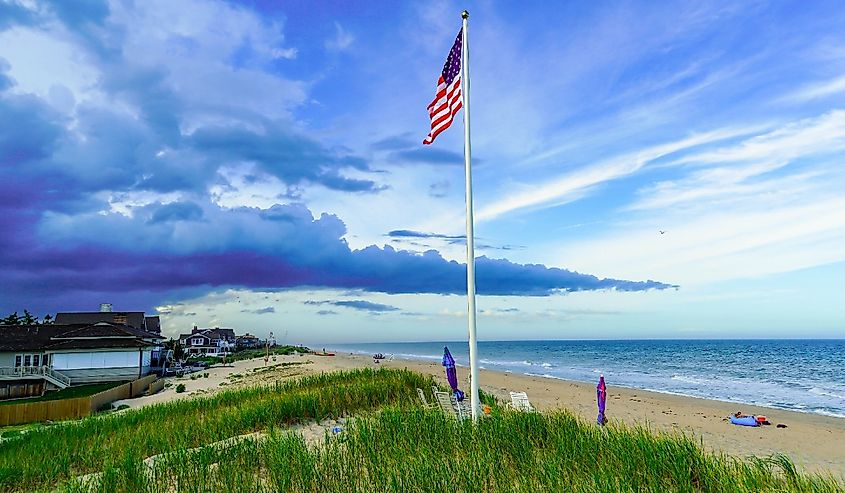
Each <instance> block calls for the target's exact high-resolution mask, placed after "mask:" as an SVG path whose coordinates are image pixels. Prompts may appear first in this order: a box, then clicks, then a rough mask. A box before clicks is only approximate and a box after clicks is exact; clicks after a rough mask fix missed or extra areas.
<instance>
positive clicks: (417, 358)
mask: <svg viewBox="0 0 845 493" xmlns="http://www.w3.org/2000/svg"><path fill="white" fill-rule="evenodd" d="M766 340H768V339H766ZM772 340H778V339H772ZM802 340H803V339H802ZM813 340H815V339H813ZM819 340H821V339H819ZM831 340H836V341H839V340H845V339H831ZM332 351H334V352H335V353H337V354H341V355H353V356H366V357H369V358H371V357H372V353H365V352H361V351H350V350H349V349H347V348H343V349H332ZM386 354H387V353H386ZM393 356H394V358H395V360H397V361H406V362H410V363H419V364H428V363H434V362H437V363H439V362H440V357H439V356H438V357H436V358H435V357H434V356H423V355H408V354H402V355H395V354H394V355H393ZM455 367H456V368H464V369H466V370H467V371H469V366H468V365H464V364H461V363H456V364H455ZM479 371H481V372H484V371H488V372H494V373H501V374H511V375H521V376H527V377H535V378H543V379H549V380H556V381H560V382H567V383H568V382H572V383H579V384H592V385H595V384H596V383H597V382H598V375H599V374H598V373H596V376H595V380H593V381H588V380H578V379H573V378H567V377H562V376H555V375H550V374H542V373H534V372H522V371H518V370H510V369H491V368H485V367H484V364H483V363H482V364H481V365H480V367H479ZM614 387H616V388H620V389H628V390H636V391H641V392H651V393H656V394H663V395H667V396H677V397H685V398H690V399H702V400H705V401H715V402H721V403H724V404H733V405H736V406H751V407H754V408H763V409H768V410H770V412H781V411H785V412H794V413H800V414H806V415H810V416H823V417H828V418H834V419H842V420H845V414H837V413H834V412H828V411H824V410H811V409H806V410H802V409H794V408H788V407H777V405H775V404H772V403H754V402H748V401H742V400H728V399H724V398H720V397H717V396H713V397H708V396H701V395H693V394H688V393H683V392H677V391H673V390H668V389H653V388H646V387H634V386H630V385H625V384H615V385H614ZM759 414H765V413H759Z"/></svg>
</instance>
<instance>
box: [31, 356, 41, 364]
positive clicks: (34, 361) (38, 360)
mask: <svg viewBox="0 0 845 493" xmlns="http://www.w3.org/2000/svg"><path fill="white" fill-rule="evenodd" d="M32 366H41V355H40V354H33V355H32Z"/></svg>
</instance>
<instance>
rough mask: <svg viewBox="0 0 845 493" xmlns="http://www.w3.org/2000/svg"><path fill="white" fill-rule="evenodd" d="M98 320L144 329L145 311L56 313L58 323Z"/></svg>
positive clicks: (95, 321)
mask: <svg viewBox="0 0 845 493" xmlns="http://www.w3.org/2000/svg"><path fill="white" fill-rule="evenodd" d="M98 322H106V323H110V324H123V325H129V326H131V327H135V328H136V329H142V330H143V329H144V312H59V313H57V314H56V323H57V324H86V325H93V324H96V323H98Z"/></svg>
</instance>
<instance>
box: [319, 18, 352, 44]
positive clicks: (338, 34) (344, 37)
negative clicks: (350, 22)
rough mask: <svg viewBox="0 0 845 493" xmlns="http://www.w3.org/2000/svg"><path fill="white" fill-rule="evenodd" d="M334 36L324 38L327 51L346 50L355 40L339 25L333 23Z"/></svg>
mask: <svg viewBox="0 0 845 493" xmlns="http://www.w3.org/2000/svg"><path fill="white" fill-rule="evenodd" d="M334 30H335V35H334V38H332V39H329V40H326V43H325V46H326V50H328V51H346V50H348V49H349V47H350V46H352V43H354V42H355V37H354V36H352V34H351V33H349V32H348V31H347V30H345V29H344V28H343V26H341V25H340V23H339V22H335V23H334Z"/></svg>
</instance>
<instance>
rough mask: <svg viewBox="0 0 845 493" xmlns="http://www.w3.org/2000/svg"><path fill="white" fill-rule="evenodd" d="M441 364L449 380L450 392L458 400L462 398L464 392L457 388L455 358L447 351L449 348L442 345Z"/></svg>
mask: <svg viewBox="0 0 845 493" xmlns="http://www.w3.org/2000/svg"><path fill="white" fill-rule="evenodd" d="M443 366H445V367H446V380H448V381H449V386H450V387H452V392H454V394H455V399H456V400H458V401H459V402H460V401H462V400H464V393H463V392H461V390H460V389H459V388H458V374H457V372H456V371H455V358H453V357H452V353H450V352H449V348H448V347H446V346H443Z"/></svg>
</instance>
